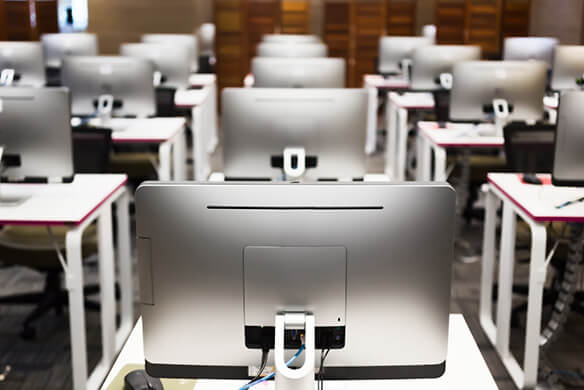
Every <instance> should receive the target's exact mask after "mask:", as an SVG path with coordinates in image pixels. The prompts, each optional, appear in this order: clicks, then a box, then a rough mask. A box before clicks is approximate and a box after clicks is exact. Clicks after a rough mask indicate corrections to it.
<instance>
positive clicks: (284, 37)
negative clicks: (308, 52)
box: [262, 34, 320, 43]
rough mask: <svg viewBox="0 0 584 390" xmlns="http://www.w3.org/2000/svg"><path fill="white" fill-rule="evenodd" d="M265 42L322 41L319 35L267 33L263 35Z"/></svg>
mask: <svg viewBox="0 0 584 390" xmlns="http://www.w3.org/2000/svg"><path fill="white" fill-rule="evenodd" d="M262 40H263V41H264V42H272V43H316V42H320V38H319V37H318V36H317V35H308V34H265V35H264V36H263V37H262Z"/></svg>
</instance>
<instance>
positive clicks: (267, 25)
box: [240, 0, 280, 82]
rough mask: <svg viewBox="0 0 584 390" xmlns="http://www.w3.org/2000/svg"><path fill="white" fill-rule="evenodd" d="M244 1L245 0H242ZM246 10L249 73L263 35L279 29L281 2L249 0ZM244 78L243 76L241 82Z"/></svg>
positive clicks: (275, 0)
mask: <svg viewBox="0 0 584 390" xmlns="http://www.w3.org/2000/svg"><path fill="white" fill-rule="evenodd" d="M242 3H245V2H243V1H242ZM244 12H246V14H247V20H246V27H247V42H248V56H247V63H246V64H247V70H246V73H247V72H248V71H249V64H250V61H251V59H252V58H253V57H255V55H256V48H257V45H258V43H260V42H261V41H262V37H263V35H264V34H271V33H273V32H274V31H277V30H278V26H279V15H280V4H279V2H278V1H277V0H247V10H246V11H245V10H244ZM242 80H243V78H242V79H241V80H240V82H241V81H242Z"/></svg>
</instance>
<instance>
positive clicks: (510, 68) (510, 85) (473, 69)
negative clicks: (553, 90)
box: [450, 61, 547, 136]
mask: <svg viewBox="0 0 584 390" xmlns="http://www.w3.org/2000/svg"><path fill="white" fill-rule="evenodd" d="M453 78H454V80H453V86H452V91H451V98H450V101H451V102H450V119H451V120H454V121H470V122H479V121H488V120H492V119H495V121H496V120H497V118H502V119H504V120H505V121H506V122H511V121H530V122H531V121H537V120H542V119H543V97H544V96H545V90H546V82H547V65H546V64H545V63H544V62H541V61H467V62H459V63H457V64H455V65H454V72H453ZM507 111H508V112H507ZM501 131H502V128H501ZM502 135H503V134H501V136H502Z"/></svg>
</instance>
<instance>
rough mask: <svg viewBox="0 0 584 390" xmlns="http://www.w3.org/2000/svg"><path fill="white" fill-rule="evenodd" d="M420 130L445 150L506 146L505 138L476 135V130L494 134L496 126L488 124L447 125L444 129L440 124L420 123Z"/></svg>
mask: <svg viewBox="0 0 584 390" xmlns="http://www.w3.org/2000/svg"><path fill="white" fill-rule="evenodd" d="M418 129H419V130H420V132H421V133H422V134H423V135H424V136H425V137H426V138H427V139H429V140H430V141H431V142H432V143H434V144H435V145H437V146H440V147H444V148H463V147H471V148H502V147H503V146H504V145H505V139H504V138H503V137H497V136H490V135H489V136H482V135H474V132H476V130H478V131H479V132H482V131H484V132H486V133H491V134H492V133H494V132H495V126H494V125H492V124H488V123H485V124H480V125H478V126H476V127H475V125H473V124H469V123H447V124H446V128H445V129H444V128H440V127H439V125H438V122H419V123H418ZM474 129H476V130H474Z"/></svg>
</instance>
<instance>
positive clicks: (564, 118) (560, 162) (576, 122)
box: [552, 91, 584, 186]
mask: <svg viewBox="0 0 584 390" xmlns="http://www.w3.org/2000/svg"><path fill="white" fill-rule="evenodd" d="M582 107H584V92H581V91H570V92H565V93H564V94H562V96H561V97H560V109H559V114H558V130H557V133H556V145H555V153H554V169H553V172H552V178H553V182H554V184H556V185H572V186H583V185H584V169H583V167H584V153H582V151H583V150H584V131H582V123H583V121H584V113H583V110H582Z"/></svg>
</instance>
